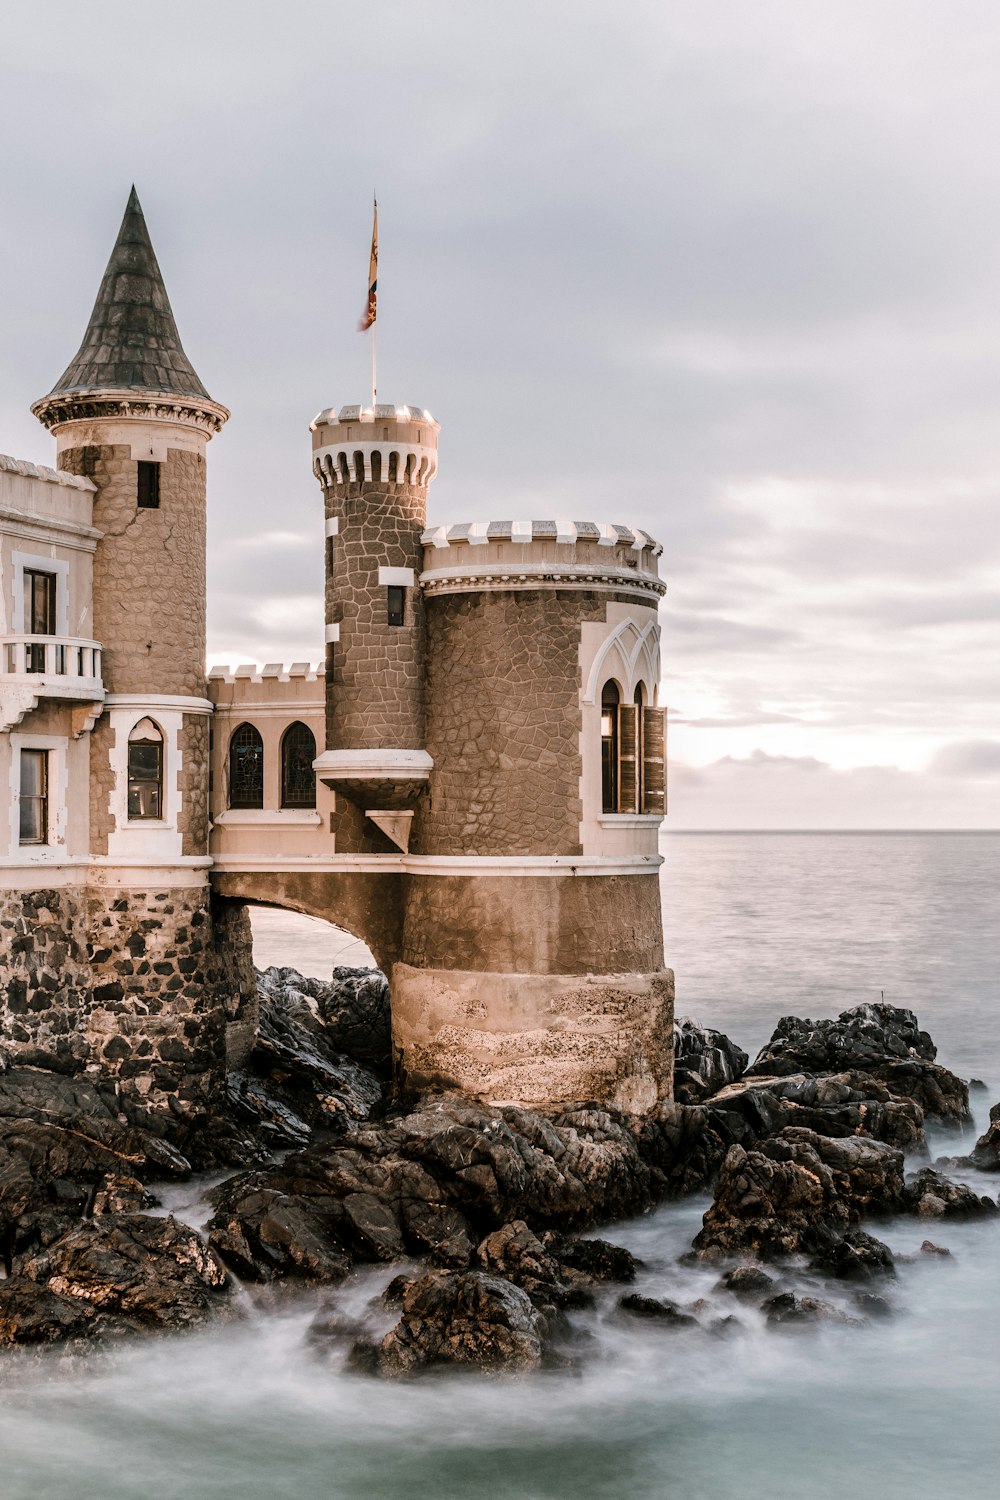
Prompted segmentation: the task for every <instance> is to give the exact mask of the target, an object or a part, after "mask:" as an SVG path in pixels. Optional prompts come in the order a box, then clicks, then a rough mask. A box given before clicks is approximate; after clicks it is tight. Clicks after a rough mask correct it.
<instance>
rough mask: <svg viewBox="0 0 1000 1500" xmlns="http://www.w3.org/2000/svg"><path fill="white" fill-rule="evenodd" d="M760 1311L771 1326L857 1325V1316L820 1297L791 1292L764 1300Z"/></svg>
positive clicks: (781, 1293)
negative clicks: (798, 1295)
mask: <svg viewBox="0 0 1000 1500" xmlns="http://www.w3.org/2000/svg"><path fill="white" fill-rule="evenodd" d="M761 1311H762V1312H763V1313H764V1314H765V1316H766V1317H767V1321H768V1323H769V1324H771V1325H772V1326H778V1327H788V1326H796V1325H799V1324H802V1323H846V1324H849V1325H853V1326H855V1327H856V1326H857V1325H858V1323H859V1321H860V1320H859V1319H858V1318H852V1317H851V1315H850V1314H849V1313H845V1312H843V1311H842V1310H841V1309H840V1308H839V1307H834V1305H833V1303H832V1302H824V1301H823V1300H822V1298H820V1297H797V1296H795V1294H794V1293H792V1292H780V1293H779V1294H778V1296H777V1297H772V1298H771V1300H770V1301H769V1302H765V1303H764V1305H763V1307H762V1309H761Z"/></svg>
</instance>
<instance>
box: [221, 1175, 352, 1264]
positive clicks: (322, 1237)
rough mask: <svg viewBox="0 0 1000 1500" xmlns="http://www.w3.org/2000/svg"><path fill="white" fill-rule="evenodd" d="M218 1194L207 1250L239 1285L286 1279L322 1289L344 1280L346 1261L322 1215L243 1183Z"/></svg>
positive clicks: (245, 1180)
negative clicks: (238, 1278)
mask: <svg viewBox="0 0 1000 1500" xmlns="http://www.w3.org/2000/svg"><path fill="white" fill-rule="evenodd" d="M224 1188H225V1191H224V1193H223V1194H222V1196H221V1201H220V1199H218V1198H217V1200H216V1201H217V1202H218V1205H219V1206H218V1207H217V1210H216V1213H215V1215H214V1217H213V1218H212V1221H211V1224H210V1228H209V1244H210V1245H211V1247H212V1249H213V1250H214V1251H215V1252H216V1254H217V1255H218V1256H219V1257H220V1259H221V1260H222V1261H223V1262H224V1263H225V1264H226V1265H227V1266H229V1267H230V1268H231V1269H232V1270H233V1271H234V1272H235V1273H236V1275H237V1276H239V1277H240V1278H241V1279H242V1280H246V1281H263V1282H266V1281H272V1280H274V1279H276V1278H284V1277H290V1278H294V1279H296V1280H301V1281H306V1282H310V1283H314V1284H320V1285H322V1284H326V1283H329V1282H337V1281H342V1280H343V1279H344V1277H345V1276H346V1275H347V1273H348V1271H349V1270H350V1268H351V1257H350V1255H349V1254H348V1252H347V1250H346V1249H345V1247H344V1246H343V1245H342V1244H341V1243H340V1242H339V1240H338V1239H337V1237H336V1235H335V1234H334V1232H333V1228H332V1224H331V1223H330V1222H329V1219H328V1217H325V1216H324V1215H323V1214H322V1212H313V1211H312V1208H311V1205H309V1204H308V1203H303V1202H301V1201H300V1200H299V1199H297V1198H294V1197H290V1196H289V1195H288V1194H285V1193H282V1192H280V1191H278V1190H277V1189H276V1188H261V1187H257V1186H255V1185H254V1182H253V1180H252V1179H248V1178H237V1179H231V1180H230V1182H229V1183H226V1184H224Z"/></svg>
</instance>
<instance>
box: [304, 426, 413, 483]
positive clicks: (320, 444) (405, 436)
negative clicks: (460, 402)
mask: <svg viewBox="0 0 1000 1500" xmlns="http://www.w3.org/2000/svg"><path fill="white" fill-rule="evenodd" d="M310 431H311V432H312V435H313V472H314V473H315V475H316V478H317V479H318V480H319V481H320V483H321V484H323V485H326V486H332V487H338V486H343V487H344V488H345V489H346V487H347V486H348V485H350V484H364V483H365V482H366V481H367V482H369V483H375V484H408V485H414V486H416V487H418V488H426V487H427V485H429V484H430V482H431V480H432V479H433V478H434V475H435V474H436V473H437V436H438V431H439V424H438V423H437V422H435V420H434V418H433V417H432V416H431V414H430V412H429V411H424V409H423V408H422V407H419V406H389V405H384V406H374V407H372V406H342V407H340V409H339V410H338V409H337V408H336V407H333V406H331V407H328V408H327V410H326V411H321V412H320V414H319V416H318V417H316V418H315V420H314V421H313V422H312V424H311V427H310Z"/></svg>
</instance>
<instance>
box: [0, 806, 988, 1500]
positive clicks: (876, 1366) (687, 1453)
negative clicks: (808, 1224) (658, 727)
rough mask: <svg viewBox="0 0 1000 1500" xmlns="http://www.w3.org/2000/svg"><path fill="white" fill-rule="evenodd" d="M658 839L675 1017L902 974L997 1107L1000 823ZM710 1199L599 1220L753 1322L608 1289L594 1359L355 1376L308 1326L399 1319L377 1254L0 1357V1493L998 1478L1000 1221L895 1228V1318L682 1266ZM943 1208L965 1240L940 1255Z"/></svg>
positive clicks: (685, 1491)
mask: <svg viewBox="0 0 1000 1500" xmlns="http://www.w3.org/2000/svg"><path fill="white" fill-rule="evenodd" d="M664 852H665V854H666V865H665V871H664V896H665V921H666V931H667V950H668V956H669V961H671V962H672V963H673V965H674V967H675V969H676V971H677V983H678V1013H679V1014H687V1015H693V1016H695V1017H697V1018H698V1019H700V1020H701V1021H702V1022H704V1023H706V1024H709V1025H713V1026H717V1027H719V1028H721V1029H723V1030H726V1031H727V1032H729V1034H730V1035H732V1036H733V1037H734V1038H735V1039H736V1040H737V1041H739V1042H740V1043H741V1044H742V1045H743V1046H744V1047H745V1048H746V1049H747V1050H748V1051H753V1050H754V1049H756V1048H757V1047H758V1046H759V1045H760V1044H761V1042H762V1041H764V1040H766V1038H767V1036H768V1035H769V1034H770V1031H771V1029H772V1027H773V1025H774V1023H775V1022H776V1020H777V1019H778V1017H779V1016H781V1015H783V1014H789V1013H794V1014H798V1015H810V1016H814V1017H816V1016H821V1015H833V1014H836V1013H837V1011H839V1010H841V1009H843V1008H845V1007H846V1006H848V1005H853V1004H857V1003H858V1002H860V1001H863V1000H872V999H878V998H879V996H880V995H881V994H884V996H885V999H886V1000H887V1001H890V1002H891V1003H893V1004H896V1005H906V1006H909V1007H911V1008H913V1009H915V1010H916V1011H917V1013H918V1015H919V1017H920V1019H921V1021H922V1023H923V1024H924V1026H925V1027H926V1028H927V1029H928V1030H930V1032H931V1033H932V1035H933V1036H934V1038H935V1040H936V1041H937V1042H938V1046H939V1058H940V1060H941V1061H942V1062H944V1063H945V1064H947V1065H949V1066H951V1067H953V1068H955V1069H956V1070H957V1071H958V1072H960V1073H962V1074H963V1075H965V1076H969V1075H975V1076H978V1077H980V1078H983V1079H985V1081H986V1082H987V1085H988V1089H987V1091H986V1092H985V1093H976V1094H975V1095H974V1104H975V1106H976V1108H977V1111H978V1113H979V1116H980V1119H979V1122H978V1124H979V1125H980V1126H981V1125H982V1123H983V1121H984V1120H985V1116H986V1112H987V1109H988V1106H989V1104H990V1103H991V1102H995V1101H996V1100H997V1099H998V1098H1000V1038H998V1018H997V1007H996V993H997V985H998V979H997V952H998V941H997V940H998V937H1000V904H998V903H997V900H996V890H997V876H998V874H1000V836H985V835H981V836H977V835H962V834H949V835H927V834H912V835H879V834H864V835H826V834H823V835H798V834H775V835H744V834H732V835H729V834H727V835H674V836H671V837H668V839H667V840H666V842H665V845H664ZM255 941H256V947H257V956H258V962H287V963H291V964H296V965H297V966H298V967H300V968H301V969H303V970H305V971H307V972H313V973H317V974H324V973H326V972H328V970H329V967H330V966H331V965H332V963H333V962H350V961H352V959H355V958H357V957H359V956H360V950H359V949H357V948H354V949H351V948H348V947H347V946H346V944H347V940H346V938H345V936H344V935H343V934H336V933H332V932H330V931H328V930H325V929H323V928H322V927H320V926H318V925H316V924H309V923H306V924H305V925H303V922H302V919H298V918H290V917H283V916H275V915H274V914H267V915H266V916H265V917H264V919H263V920H262V921H260V922H258V924H257V927H256V938H255ZM965 1144H966V1145H967V1144H968V1141H966V1143H965ZM960 1148H961V1143H958V1144H956V1142H955V1141H954V1139H947V1140H946V1139H944V1138H940V1139H938V1140H936V1141H935V1142H933V1144H932V1150H937V1149H941V1150H954V1149H960ZM962 1175H965V1176H966V1177H967V1178H968V1180H969V1181H974V1182H975V1183H976V1185H977V1187H978V1190H979V1191H980V1192H987V1191H988V1192H991V1193H993V1194H995V1193H996V1192H997V1190H998V1188H1000V1180H998V1179H997V1178H995V1177H992V1176H986V1175H984V1174H962ZM706 1203H707V1199H690V1200H686V1201H684V1202H683V1203H680V1204H675V1205H669V1206H667V1207H664V1208H662V1209H660V1210H658V1211H657V1212H655V1213H653V1214H651V1215H649V1216H647V1217H645V1218H641V1219H638V1220H633V1221H630V1222H628V1223H623V1224H619V1225H615V1226H614V1227H612V1228H611V1229H609V1230H605V1231H603V1232H604V1233H606V1234H607V1236H608V1237H609V1238H613V1239H615V1240H616V1241H618V1242H619V1243H621V1244H624V1245H628V1246H629V1247H630V1248H631V1249H632V1250H633V1251H634V1252H635V1253H636V1254H637V1255H639V1256H641V1258H642V1259H643V1261H644V1262H645V1269H644V1270H643V1271H642V1273H641V1275H640V1279H639V1281H638V1283H637V1285H636V1287H635V1290H638V1291H640V1292H644V1293H647V1294H649V1295H653V1296H667V1297H671V1298H674V1299H676V1300H679V1301H682V1302H691V1301H693V1300H695V1299H696V1298H698V1297H707V1298H709V1299H711V1300H713V1301H714V1302H715V1303H716V1304H717V1305H718V1311H719V1312H720V1313H729V1312H734V1313H735V1315H736V1317H737V1318H738V1320H739V1325H738V1327H737V1328H736V1329H735V1330H734V1331H733V1333H732V1336H731V1337H728V1338H725V1339H721V1338H720V1339H716V1338H712V1337H709V1336H707V1335H706V1334H705V1333H704V1332H703V1331H698V1332H693V1333H692V1332H679V1333H678V1332H672V1331H667V1330H664V1329H662V1328H656V1327H655V1326H649V1325H643V1324H641V1323H636V1322H631V1321H628V1320H626V1319H625V1318H623V1317H622V1316H621V1314H619V1313H618V1312H617V1311H616V1301H617V1296H618V1295H619V1292H617V1291H616V1290H614V1289H611V1288H608V1289H606V1290H605V1291H603V1292H602V1294H601V1298H600V1301H599V1305H598V1307H597V1308H596V1309H594V1310H593V1311H590V1312H586V1313H580V1314H575V1315H574V1317H575V1319H576V1323H577V1327H578V1329H579V1332H580V1335H581V1339H582V1343H581V1349H582V1350H583V1351H584V1359H583V1364H582V1368H581V1370H580V1371H579V1372H578V1373H549V1374H545V1375H538V1376H534V1377H530V1378H521V1379H513V1380H508V1379H495V1378H486V1377H483V1376H476V1375H470V1374H462V1375H457V1376H455V1375H452V1376H437V1377H431V1378H425V1379H422V1380H418V1381H414V1382H410V1383H402V1384H382V1383H379V1382H377V1381H373V1380H369V1379H366V1378H363V1377H360V1376H357V1375H351V1374H348V1373H346V1372H345V1370H344V1368H343V1358H344V1353H345V1347H344V1346H336V1345H335V1346H334V1347H333V1348H331V1350H330V1351H329V1352H328V1353H327V1354H326V1355H320V1354H318V1353H317V1352H316V1351H314V1350H312V1349H311V1348H310V1346H309V1345H308V1344H307V1342H306V1339H305V1334H306V1330H307V1328H308V1325H309V1322H310V1319H311V1318H312V1316H313V1314H314V1312H315V1308H316V1306H317V1303H318V1302H319V1301H320V1300H321V1299H322V1300H328V1299H329V1298H330V1297H331V1295H332V1296H333V1297H334V1298H335V1299H336V1301H337V1303H338V1305H339V1306H340V1307H341V1308H342V1310H343V1312H344V1314H345V1315H346V1316H355V1317H361V1318H366V1317H367V1318H370V1319H371V1320H372V1326H373V1328H374V1329H375V1331H378V1329H379V1328H380V1327H387V1326H388V1324H389V1322H390V1321H391V1315H388V1314H385V1313H382V1312H378V1311H374V1312H373V1311H371V1310H370V1309H371V1304H372V1302H373V1300H374V1299H375V1298H376V1297H377V1294H378V1292H379V1290H380V1288H381V1287H382V1286H383V1285H384V1284H385V1282H386V1280H387V1279H388V1278H389V1276H390V1275H392V1274H393V1273H394V1272H395V1271H396V1270H397V1269H398V1268H397V1267H392V1268H379V1269H377V1270H372V1271H366V1272H363V1273H359V1274H358V1275H356V1276H355V1277H353V1278H352V1279H351V1280H350V1281H349V1282H348V1283H347V1284H346V1285H345V1286H344V1287H342V1288H340V1289H337V1290H336V1291H335V1292H334V1293H332V1294H331V1293H329V1292H327V1293H325V1294H316V1295H310V1296H299V1297H296V1296H288V1297H284V1298H281V1299H279V1301H278V1303H277V1304H276V1305H272V1306H271V1307H270V1308H268V1309H261V1308H259V1307H258V1308H256V1309H251V1310H250V1312H249V1313H248V1315H247V1316H246V1317H245V1318H244V1320H243V1321H242V1322H241V1323H239V1324H236V1325H235V1326H228V1327H226V1328H219V1329H209V1330H207V1331H203V1332H200V1333H197V1334H194V1335H186V1336H171V1337H164V1338H158V1339H150V1340H146V1341H140V1342H136V1343H134V1344H130V1345H126V1346H108V1348H107V1349H104V1350H101V1351H98V1352H96V1353H95V1354H94V1355H93V1356H88V1357H87V1358H85V1359H82V1360H81V1359H67V1358H65V1356H63V1355H61V1354H60V1353H58V1352H57V1351H52V1352H51V1353H46V1354H44V1355H42V1356H40V1357H38V1356H31V1357H28V1358H17V1357H15V1358H13V1359H11V1358H6V1359H3V1360H0V1500H28V1497H31V1500H48V1497H52V1500H56V1497H58V1500H83V1497H87V1500H89V1497H94V1500H98V1497H101V1500H104V1497H106V1500H125V1497H127V1500H133V1497H134V1500H138V1497H147V1496H155V1497H157V1500H209V1497H211V1500H215V1497H220V1500H221V1497H240V1500H257V1497H260V1500H278V1497H281V1500H284V1497H288V1500H314V1497H315V1500H320V1497H322V1500H341V1497H358V1500H451V1497H466V1496H469V1497H477V1496H484V1497H485V1496H490V1497H496V1500H591V1497H594V1500H596V1497H602V1500H603V1497H610V1496H615V1497H617V1496H623V1497H625V1496H627V1497H635V1500H660V1497H677V1500H792V1497H794V1500H827V1497H834V1496H837V1497H840V1496H853V1495H858V1496H868V1495H871V1496H876V1497H878V1500H904V1497H905V1500H932V1497H933V1500H942V1497H946V1500H986V1497H987V1496H989V1497H991V1500H992V1496H993V1495H994V1494H995V1493H996V1489H997V1484H998V1479H997V1472H998V1461H1000V1424H998V1421H997V1415H996V1413H997V1399H998V1396H1000V1373H998V1360H1000V1223H998V1222H997V1221H996V1220H986V1221H979V1222H972V1223H967V1224H963V1223H955V1224H951V1223H945V1224H940V1223H938V1224H934V1225H933V1226H931V1227H930V1228H929V1227H928V1225H927V1224H926V1223H924V1222H921V1221H917V1220H913V1219H902V1218H901V1219H898V1220H893V1221H891V1222H889V1223H888V1224H880V1225H879V1226H878V1228H877V1232H878V1234H879V1236H880V1237H881V1238H884V1239H885V1240H887V1242H888V1243H889V1244H890V1245H891V1246H892V1248H893V1249H894V1250H895V1251H896V1252H898V1253H900V1254H901V1255H909V1254H913V1255H914V1257H915V1258H914V1259H913V1261H912V1262H907V1263H904V1264H901V1265H900V1268H899V1278H898V1281H897V1282H896V1283H895V1284H893V1285H892V1287H891V1288H890V1289H889V1291H888V1297H889V1299H890V1301H891V1302H892V1304H893V1307H894V1315H893V1316H892V1317H890V1318H888V1319H884V1320H873V1321H871V1322H870V1323H869V1324H868V1325H867V1326H864V1327H850V1326H840V1325H823V1326H820V1327H815V1328H807V1329H798V1330H794V1331H793V1330H790V1329H785V1330H780V1329H773V1328H771V1329H768V1328H765V1327H764V1326H763V1324H762V1320H761V1318H760V1315H759V1314H758V1313H757V1312H756V1311H754V1310H753V1309H748V1308H746V1307H744V1306H742V1305H736V1306H735V1307H730V1306H728V1305H727V1306H723V1302H724V1298H723V1296H722V1294H720V1293H718V1292H717V1291H716V1290H715V1289H714V1288H715V1282H716V1280H717V1273H716V1272H715V1271H713V1270H712V1269H710V1268H705V1267H686V1266H682V1265H680V1264H679V1263H678V1257H679V1256H680V1255H681V1254H682V1252H683V1251H684V1250H686V1249H687V1248H688V1246H689V1244H690V1241H691V1238H692V1236H693V1235H694V1234H695V1232H696V1231H697V1229H698V1226H699V1223H700V1219H701V1214H702V1213H703V1211H704V1208H705V1206H706ZM185 1206H186V1208H187V1210H188V1211H189V1212H190V1215H191V1218H192V1221H193V1220H194V1219H196V1218H197V1217H198V1214H199V1212H200V1209H199V1205H198V1204H197V1203H195V1202H192V1203H190V1204H187V1205H185ZM928 1233H930V1234H931V1235H932V1236H933V1238H934V1239H935V1240H936V1241H937V1242H938V1243H939V1244H943V1245H946V1246H947V1247H948V1248H949V1249H950V1250H951V1251H952V1254H951V1256H950V1257H948V1258H942V1257H938V1256H926V1255H924V1256H921V1255H920V1254H919V1246H920V1243H921V1241H922V1240H923V1239H924V1238H925V1236H926V1235H927V1234H928ZM815 1291H816V1292H817V1294H819V1295H822V1296H826V1297H830V1298H831V1299H832V1300H834V1301H840V1302H841V1303H842V1305H843V1306H844V1307H845V1309H846V1308H847V1307H848V1305H849V1304H848V1301H847V1299H846V1297H845V1296H844V1295H843V1294H838V1293H837V1292H831V1291H830V1288H829V1286H827V1285H825V1284H821V1283H819V1282H817V1283H816V1286H815Z"/></svg>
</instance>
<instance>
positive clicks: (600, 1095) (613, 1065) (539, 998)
mask: <svg viewBox="0 0 1000 1500" xmlns="http://www.w3.org/2000/svg"><path fill="white" fill-rule="evenodd" d="M673 1020H674V976H673V974H672V972H671V971H670V970H669V969H662V970H660V971H658V972H656V973H651V974H496V973H493V974H489V973H486V974H483V973H474V972H471V971H469V970H460V969H415V968H411V967H410V965H408V964H402V963H400V964H396V966H395V967H394V969H393V971H392V1037H393V1050H394V1052H395V1055H396V1060H397V1067H398V1069H399V1072H400V1075H401V1077H402V1079H403V1080H404V1081H405V1082H406V1083H408V1084H412V1085H414V1086H415V1087H422V1086H426V1085H429V1084H445V1085H448V1086H453V1087H458V1088H461V1089H464V1090H466V1091H467V1092H468V1093H471V1094H475V1095H477V1096H478V1097H480V1098H483V1099H486V1100H487V1102H489V1103H490V1104H497V1105H499V1104H521V1105H526V1106H529V1107H545V1108H551V1107H552V1106H556V1105H560V1104H574V1103H579V1102H582V1101H585V1100H590V1099H596V1100H600V1101H601V1102H602V1103H604V1104H610V1105H613V1106H614V1107H616V1108H618V1109H621V1110H624V1111H626V1112H627V1113H628V1114H635V1115H641V1114H645V1113H647V1112H648V1111H650V1110H652V1109H655V1108H656V1106H657V1105H658V1104H659V1103H662V1102H664V1101H666V1100H668V1099H669V1098H670V1097H671V1089H672V1078H673Z"/></svg>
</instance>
